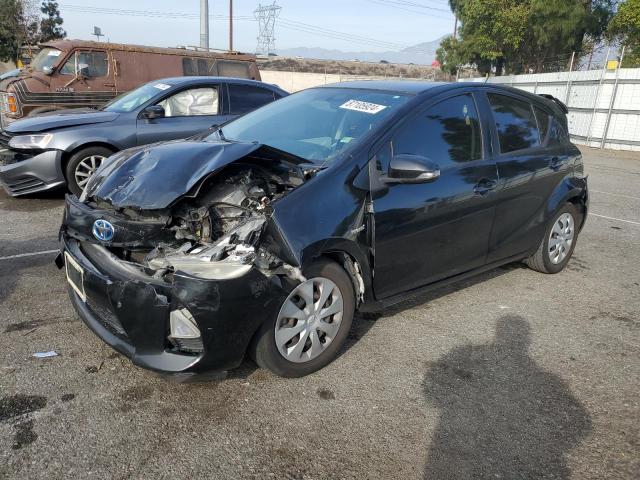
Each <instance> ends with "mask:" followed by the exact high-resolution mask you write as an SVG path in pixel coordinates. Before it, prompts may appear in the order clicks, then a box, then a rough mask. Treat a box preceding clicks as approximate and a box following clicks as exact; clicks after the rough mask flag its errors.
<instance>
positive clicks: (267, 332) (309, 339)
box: [251, 260, 355, 377]
mask: <svg viewBox="0 0 640 480" xmlns="http://www.w3.org/2000/svg"><path fill="white" fill-rule="evenodd" d="M303 273H304V275H305V278H307V280H306V281H305V282H302V283H301V284H299V285H297V286H296V287H295V288H294V289H293V290H292V291H291V293H289V295H288V296H287V298H286V299H285V300H284V302H283V304H282V305H281V307H280V311H279V312H278V314H277V315H276V317H275V318H273V319H271V320H268V321H266V322H264V324H263V325H262V327H261V328H260V330H259V331H258V333H257V334H256V337H255V338H254V342H253V345H252V349H251V354H252V356H253V358H254V360H255V361H256V363H257V364H258V365H259V366H260V367H261V368H266V369H268V370H271V371H272V372H273V373H275V374H276V375H280V376H282V377H302V376H304V375H309V374H310V373H313V372H315V371H316V370H319V369H321V368H322V367H324V366H325V365H327V364H329V363H330V362H331V361H332V360H334V359H335V358H336V356H337V354H338V352H339V351H340V349H341V348H342V346H343V344H344V342H345V340H346V338H347V334H348V333H349V329H350V328H351V322H352V320H353V314H354V311H355V295H354V292H353V285H352V282H351V279H350V278H349V275H348V274H347V272H345V271H344V269H343V268H342V267H340V266H339V265H338V264H337V263H335V262H332V261H329V260H321V261H318V262H316V263H314V264H313V265H311V266H310V267H309V268H308V269H305V271H304V272H303Z"/></svg>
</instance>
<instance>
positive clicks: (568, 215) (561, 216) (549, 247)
mask: <svg viewBox="0 0 640 480" xmlns="http://www.w3.org/2000/svg"><path fill="white" fill-rule="evenodd" d="M579 221H580V214H579V213H578V210H577V209H576V207H575V206H574V205H573V204H571V203H567V204H565V205H564V207H562V208H561V209H560V211H559V212H558V213H556V215H555V216H554V217H553V221H552V222H551V223H550V224H549V226H548V227H547V230H546V231H545V235H544V238H543V239H542V243H541V244H540V246H539V247H538V250H537V251H536V253H535V254H533V255H532V256H531V257H529V258H527V259H526V261H525V262H526V264H527V265H528V266H529V268H531V269H533V270H536V271H537V272H542V273H558V272H560V271H562V270H563V269H564V267H565V266H566V265H567V263H569V260H570V259H571V255H573V249H574V248H575V247H576V241H577V240H578V225H579V224H580V223H579Z"/></svg>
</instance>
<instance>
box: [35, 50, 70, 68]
mask: <svg viewBox="0 0 640 480" xmlns="http://www.w3.org/2000/svg"><path fill="white" fill-rule="evenodd" d="M61 53H62V52H61V51H60V50H58V49H57V48H51V47H46V48H43V49H42V50H40V51H39V52H38V54H37V55H36V56H35V57H33V60H31V65H30V67H31V68H32V69H33V70H35V71H36V72H42V71H44V70H43V69H44V67H53V66H54V65H55V64H56V63H57V62H58V59H59V58H60V54H61Z"/></svg>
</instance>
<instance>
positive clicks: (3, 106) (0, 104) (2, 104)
mask: <svg viewBox="0 0 640 480" xmlns="http://www.w3.org/2000/svg"><path fill="white" fill-rule="evenodd" d="M0 113H9V94H8V93H6V92H0Z"/></svg>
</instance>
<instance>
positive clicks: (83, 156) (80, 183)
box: [65, 147, 113, 196]
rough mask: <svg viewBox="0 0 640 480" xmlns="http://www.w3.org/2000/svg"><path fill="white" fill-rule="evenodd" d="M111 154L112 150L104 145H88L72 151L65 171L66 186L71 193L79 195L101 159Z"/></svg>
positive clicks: (100, 162)
mask: <svg viewBox="0 0 640 480" xmlns="http://www.w3.org/2000/svg"><path fill="white" fill-rule="evenodd" d="M111 155H113V151H112V150H109V149H108V148H105V147H88V148H83V149H82V150H79V151H77V152H76V153H74V154H73V155H72V156H71V158H70V159H69V161H68V162H67V167H66V171H65V176H66V178H67V187H68V188H69V190H70V191H71V193H73V194H75V195H78V196H80V194H81V193H82V191H83V190H84V187H85V186H86V184H87V182H88V181H89V179H90V178H91V176H92V175H93V174H94V172H95V171H96V169H97V168H98V167H99V166H100V165H101V164H102V162H103V160H104V159H105V158H107V157H110V156H111Z"/></svg>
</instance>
